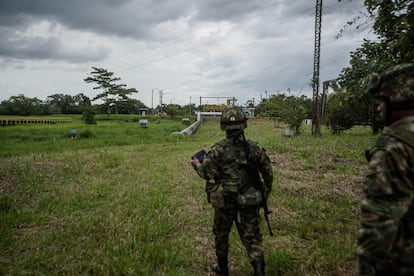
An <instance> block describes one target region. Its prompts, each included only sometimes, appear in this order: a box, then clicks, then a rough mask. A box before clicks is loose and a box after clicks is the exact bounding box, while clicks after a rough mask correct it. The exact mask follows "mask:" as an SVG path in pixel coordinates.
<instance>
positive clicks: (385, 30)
mask: <svg viewBox="0 0 414 276" xmlns="http://www.w3.org/2000/svg"><path fill="white" fill-rule="evenodd" d="M364 3H365V6H366V8H367V11H368V17H369V18H368V20H372V21H373V22H374V24H373V30H374V33H375V34H376V35H377V41H370V40H367V39H365V40H364V41H363V44H362V45H361V47H360V48H358V49H357V50H356V51H354V52H351V56H350V67H346V68H344V69H342V71H341V73H340V75H339V77H338V78H337V79H336V82H337V84H338V87H339V88H337V89H336V93H338V95H336V96H335V97H330V98H329V102H328V106H329V108H330V110H329V111H328V113H329V114H330V115H329V116H330V117H329V118H328V121H329V123H330V126H331V127H332V130H333V132H336V130H335V129H338V130H343V129H348V128H350V127H352V126H353V125H354V124H370V125H371V126H372V129H373V131H374V132H377V131H378V129H379V128H380V127H381V125H379V122H378V118H377V115H376V112H375V105H376V103H375V101H374V99H372V98H370V97H368V96H367V95H366V94H365V91H366V88H367V87H366V84H367V77H368V76H369V74H370V73H372V72H382V71H384V70H385V69H387V68H389V67H390V66H392V65H396V64H400V63H407V62H413V60H414V51H413V50H412V41H414V29H413V27H414V26H413V25H414V12H413V11H414V2H413V1H412V0H410V1H408V0H392V1H391V0H389V1H377V0H365V2H364ZM348 24H350V25H352V24H357V22H356V20H352V21H350V22H348ZM358 26H359V25H358Z"/></svg>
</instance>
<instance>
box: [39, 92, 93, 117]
mask: <svg viewBox="0 0 414 276" xmlns="http://www.w3.org/2000/svg"><path fill="white" fill-rule="evenodd" d="M46 103H47V105H49V110H50V112H51V113H61V114H81V113H82V107H83V106H90V105H91V100H90V99H89V98H88V97H87V96H85V95H84V94H82V93H81V94H78V95H76V96H71V95H63V94H53V95H51V96H48V97H47V99H46Z"/></svg>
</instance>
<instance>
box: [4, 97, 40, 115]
mask: <svg viewBox="0 0 414 276" xmlns="http://www.w3.org/2000/svg"><path fill="white" fill-rule="evenodd" d="M0 107H1V108H0V112H1V114H3V115H20V116H29V115H44V114H46V113H47V112H46V108H45V105H44V104H43V102H42V101H41V100H39V99H38V98H29V97H26V96H24V95H23V94H19V95H17V96H11V97H10V98H9V99H8V100H5V101H2V102H1V105H0Z"/></svg>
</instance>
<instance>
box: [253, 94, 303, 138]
mask: <svg viewBox="0 0 414 276" xmlns="http://www.w3.org/2000/svg"><path fill="white" fill-rule="evenodd" d="M307 104H308V101H307V98H306V97H305V96H302V97H295V96H286V95H285V94H277V95H270V97H268V98H267V99H263V100H262V102H261V103H260V104H259V106H258V113H260V114H261V115H262V116H265V117H271V118H274V119H279V120H281V121H284V122H286V123H287V124H288V125H289V126H290V127H292V128H294V129H295V131H296V133H298V134H299V132H300V126H301V125H302V122H303V120H304V119H306V117H307V115H308V113H309V110H308V105H307Z"/></svg>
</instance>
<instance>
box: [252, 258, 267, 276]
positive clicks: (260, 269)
mask: <svg viewBox="0 0 414 276" xmlns="http://www.w3.org/2000/svg"><path fill="white" fill-rule="evenodd" d="M251 264H252V266H253V269H254V276H264V275H265V273H264V271H265V270H264V267H265V263H264V261H263V260H259V261H253V262H251Z"/></svg>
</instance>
